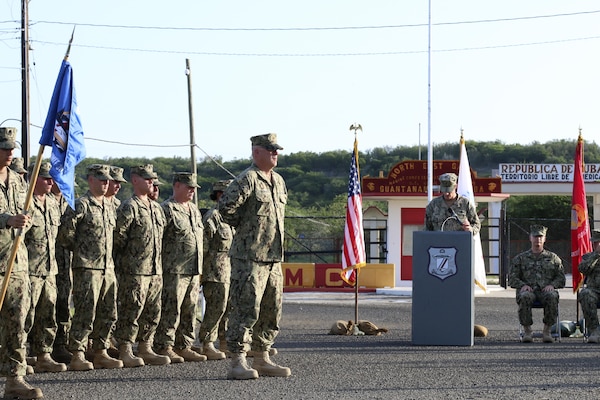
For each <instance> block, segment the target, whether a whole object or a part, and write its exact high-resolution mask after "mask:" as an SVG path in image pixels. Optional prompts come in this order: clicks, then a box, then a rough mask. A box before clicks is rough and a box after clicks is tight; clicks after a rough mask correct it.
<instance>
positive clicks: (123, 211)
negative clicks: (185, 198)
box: [114, 195, 165, 344]
mask: <svg viewBox="0 0 600 400" xmlns="http://www.w3.org/2000/svg"><path fill="white" fill-rule="evenodd" d="M164 227H165V216H164V213H163V211H162V208H161V207H160V205H159V204H158V203H156V202H155V201H152V200H148V203H145V202H144V201H143V200H141V199H140V198H139V197H138V196H137V195H133V196H132V197H131V198H130V199H127V200H125V201H124V202H123V203H121V205H120V206H119V208H118V209H117V227H116V230H115V254H116V265H117V275H118V277H119V290H118V296H117V308H118V314H119V318H118V320H117V325H116V328H115V332H114V337H115V339H117V341H118V342H119V344H126V343H134V342H136V341H144V342H151V341H152V339H153V338H154V333H155V332H156V327H157V326H158V322H159V320H160V312H161V292H162V285H163V280H162V260H161V248H162V237H163V230H164Z"/></svg>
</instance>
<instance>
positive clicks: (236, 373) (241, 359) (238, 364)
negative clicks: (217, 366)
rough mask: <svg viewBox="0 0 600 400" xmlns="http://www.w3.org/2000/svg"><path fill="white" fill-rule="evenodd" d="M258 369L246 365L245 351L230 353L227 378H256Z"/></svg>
mask: <svg viewBox="0 0 600 400" xmlns="http://www.w3.org/2000/svg"><path fill="white" fill-rule="evenodd" d="M257 378H258V371H257V370H255V369H252V368H250V367H249V366H248V362H247V361H246V353H233V354H232V355H231V369H230V370H229V374H228V375H227V379H257Z"/></svg>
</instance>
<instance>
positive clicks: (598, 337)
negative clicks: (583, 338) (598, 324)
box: [587, 328, 600, 343]
mask: <svg viewBox="0 0 600 400" xmlns="http://www.w3.org/2000/svg"><path fill="white" fill-rule="evenodd" d="M590 332H591V333H590V336H589V337H588V339H587V341H588V343H598V342H600V329H598V328H595V329H590Z"/></svg>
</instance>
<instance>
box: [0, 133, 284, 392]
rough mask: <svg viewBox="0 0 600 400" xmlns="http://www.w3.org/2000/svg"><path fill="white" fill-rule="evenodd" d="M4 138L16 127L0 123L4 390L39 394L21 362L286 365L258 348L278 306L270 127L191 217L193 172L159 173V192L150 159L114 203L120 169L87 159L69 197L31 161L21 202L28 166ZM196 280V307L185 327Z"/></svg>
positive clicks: (43, 365)
mask: <svg viewBox="0 0 600 400" xmlns="http://www.w3.org/2000/svg"><path fill="white" fill-rule="evenodd" d="M15 137H16V129H14V128H0V188H1V189H2V195H1V196H0V278H1V280H2V281H3V280H4V278H5V274H6V272H7V266H8V264H9V262H8V259H9V257H8V255H9V254H10V252H11V247H12V245H13V243H15V242H16V243H17V244H19V242H18V240H15V238H16V237H17V236H21V237H22V238H23V240H22V242H23V243H22V244H20V245H18V246H17V250H16V257H15V260H14V263H13V264H12V265H13V267H12V272H11V273H10V277H9V281H8V282H9V283H8V286H7V292H6V296H5V298H4V302H3V306H2V309H1V310H0V318H1V319H2V324H0V374H1V375H3V376H6V377H7V380H6V385H5V392H4V394H5V397H18V398H23V399H36V398H41V397H42V396H43V394H42V391H41V389H40V388H36V387H32V386H31V385H29V384H28V383H27V382H26V381H25V379H24V376H25V375H26V374H27V373H33V372H34V371H35V372H62V371H66V370H67V369H69V370H73V371H89V370H93V369H99V368H107V369H114V368H123V367H125V368H129V367H141V366H144V365H166V364H170V363H181V362H198V361H205V360H207V359H208V360H221V359H225V358H226V357H227V356H226V354H229V355H230V356H231V358H232V361H231V368H230V372H229V375H228V378H229V379H255V378H258V376H259V375H263V376H282V377H285V376H289V375H290V374H291V372H290V369H289V368H286V367H281V366H279V365H277V364H275V363H274V362H273V361H271V360H270V358H269V357H270V356H271V355H273V354H276V349H275V348H273V347H272V345H273V342H274V340H275V337H276V336H277V333H278V331H279V320H280V318H281V294H282V292H283V282H282V273H281V262H282V258H283V217H284V213H285V203H286V201H287V190H286V188H285V183H284V181H283V179H282V178H281V176H280V175H279V174H277V173H276V172H275V171H273V168H274V167H275V166H276V165H277V151H278V150H280V149H282V148H281V146H279V145H278V144H277V140H276V135H275V134H267V135H259V136H253V137H252V138H251V143H252V156H253V163H252V165H251V166H250V167H249V168H248V169H247V170H246V171H244V172H243V173H242V174H240V175H239V176H238V177H237V178H236V179H235V180H223V181H219V182H215V184H214V185H213V190H212V194H211V199H213V200H215V206H214V207H213V208H212V209H211V210H210V211H209V212H207V213H206V214H205V215H204V218H203V217H202V215H201V213H200V211H199V209H198V207H197V206H196V205H195V203H194V202H193V201H192V200H193V198H194V193H195V190H196V189H197V188H198V187H199V186H198V184H197V176H196V174H195V173H190V172H175V173H173V179H172V184H173V195H172V196H171V197H170V198H169V199H167V200H165V201H164V202H162V203H160V204H159V203H158V202H157V199H158V193H159V185H160V184H161V182H160V181H159V180H158V176H157V175H156V173H155V172H154V170H153V166H152V165H150V164H148V165H141V166H136V167H132V168H131V170H130V176H129V179H130V182H129V183H130V184H131V185H132V188H133V195H132V196H131V198H129V199H126V200H124V201H122V202H121V201H120V200H119V199H118V198H117V197H116V194H117V193H118V191H119V189H120V187H121V185H122V184H125V183H128V182H127V179H125V177H124V176H123V173H124V170H123V168H120V167H118V166H111V165H105V164H92V165H89V166H88V167H87V168H86V179H87V183H88V191H87V192H86V193H85V194H83V195H82V196H81V197H79V198H77V199H76V200H75V204H74V208H71V207H69V206H68V204H67V203H66V201H65V199H64V198H63V197H62V195H61V193H60V191H59V190H57V185H56V184H55V182H54V181H53V179H52V176H51V167H52V166H51V164H50V163H48V162H41V164H39V173H38V175H37V178H36V179H35V181H32V182H29V185H33V186H34V189H33V198H32V202H31V206H30V208H29V210H28V211H26V210H24V205H25V198H26V193H27V190H28V183H27V180H26V178H27V174H28V173H29V176H31V175H32V172H33V168H32V167H34V165H31V166H30V168H29V171H26V170H25V169H24V167H23V162H22V159H18V158H13V157H12V155H13V150H14V149H15V148H16V147H17V144H16V140H15ZM224 193H225V195H224ZM222 196H223V197H222ZM18 230H20V232H19V231H18ZM236 230H237V232H243V234H244V235H245V236H244V237H243V238H242V237H238V236H237V235H234V232H236ZM236 239H238V240H236ZM232 247H233V248H232ZM201 287H202V292H203V295H204V297H205V300H206V310H205V312H204V315H203V321H202V323H201V324H200V326H199V327H198V326H196V325H197V324H196V321H197V314H198V309H197V308H198V304H199V294H200V291H201ZM230 287H231V288H232V289H235V292H234V291H230V290H229V289H230ZM228 320H229V321H230V323H229V327H228V326H227V325H228ZM198 328H199V331H198ZM217 338H218V339H220V341H219V348H218V349H217V348H216V347H215V346H214V342H215V341H216V340H217ZM136 344H137V346H136ZM27 349H29V353H28V354H27ZM136 350H137V351H136ZM247 354H248V355H249V356H250V355H251V356H253V357H254V363H253V365H252V367H250V366H249V365H248V364H247V362H246V355H247Z"/></svg>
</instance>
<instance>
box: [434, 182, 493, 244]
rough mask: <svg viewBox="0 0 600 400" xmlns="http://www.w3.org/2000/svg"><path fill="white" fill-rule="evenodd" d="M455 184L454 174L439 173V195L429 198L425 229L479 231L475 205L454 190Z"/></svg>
mask: <svg viewBox="0 0 600 400" xmlns="http://www.w3.org/2000/svg"><path fill="white" fill-rule="evenodd" d="M457 184H458V177H457V176H456V174H453V173H451V172H450V173H446V174H442V175H440V193H441V196H439V197H436V198H434V199H433V200H431V201H430V202H429V204H428V205H427V208H425V230H427V231H469V232H471V233H472V234H473V235H475V234H477V233H479V229H480V228H481V222H480V221H479V217H478V216H477V211H476V210H475V205H474V204H472V203H471V202H470V201H469V199H468V198H466V197H464V196H461V195H459V194H458V193H457V192H456V186H457Z"/></svg>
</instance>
